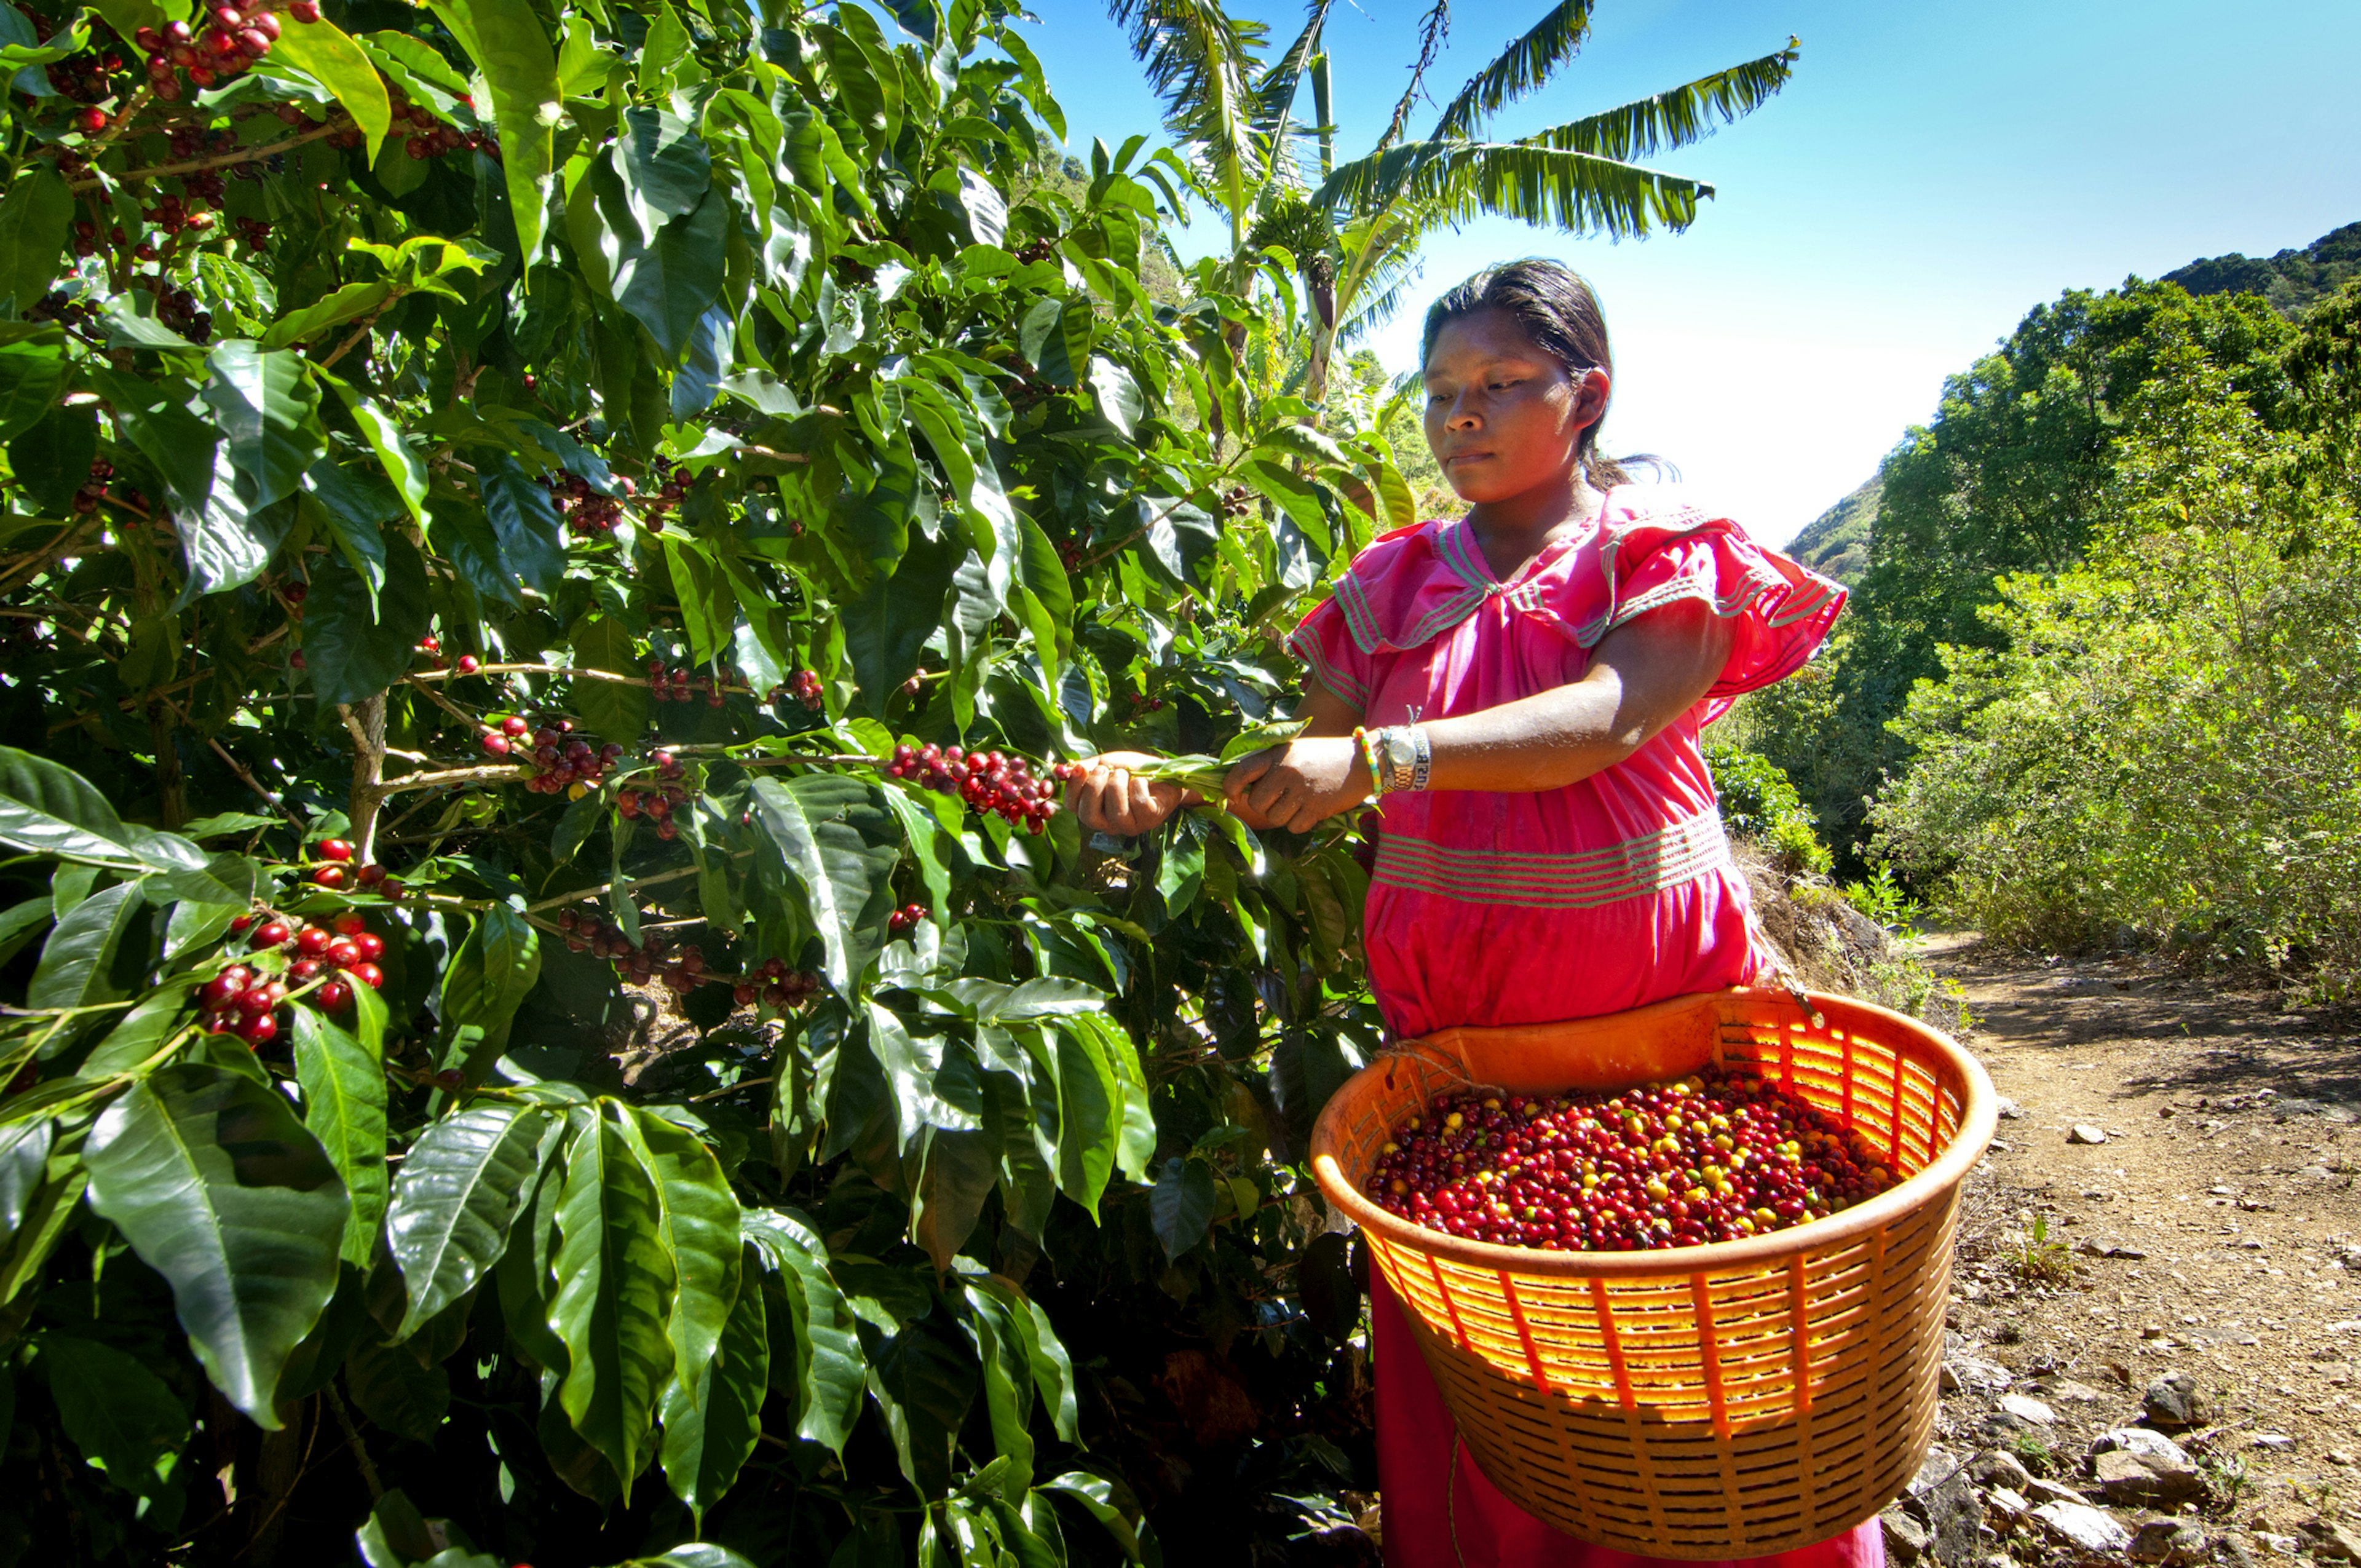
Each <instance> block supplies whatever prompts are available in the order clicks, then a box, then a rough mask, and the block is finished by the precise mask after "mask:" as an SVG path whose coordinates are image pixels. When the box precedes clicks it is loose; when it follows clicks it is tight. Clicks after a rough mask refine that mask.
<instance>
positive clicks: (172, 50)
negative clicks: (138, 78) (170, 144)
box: [133, 0, 320, 102]
mask: <svg viewBox="0 0 2361 1568" xmlns="http://www.w3.org/2000/svg"><path fill="white" fill-rule="evenodd" d="M287 14H288V16H291V17H293V18H294V19H295V20H296V21H298V22H303V23H311V22H316V21H318V20H319V19H320V4H319V0H287ZM133 37H134V38H135V39H136V40H137V43H138V45H139V47H140V48H141V49H143V50H145V51H146V52H147V55H148V90H149V91H150V92H152V93H155V94H156V96H157V97H159V98H162V99H164V100H166V101H168V102H169V101H170V100H171V99H174V98H178V97H179V96H180V95H181V72H182V71H186V72H188V79H189V82H191V83H192V85H194V86H197V87H201V88H202V87H211V86H213V85H214V84H215V83H216V82H221V81H222V80H224V79H225V78H227V77H231V76H236V74H238V73H239V72H240V71H245V70H246V69H247V67H249V66H251V65H252V64H253V63H254V62H255V61H256V60H260V59H261V58H262V57H263V56H264V55H266V54H269V52H270V46H271V45H272V44H273V43H275V42H277V41H278V38H279V18H278V16H276V15H274V14H273V13H271V12H269V11H260V10H258V11H241V10H239V9H238V8H237V7H236V5H214V7H213V19H212V20H211V21H210V22H207V23H205V24H203V28H202V30H199V29H198V28H194V27H190V26H189V24H188V23H186V22H167V23H165V24H164V26H163V28H162V29H161V30H160V31H159V30H158V29H157V28H154V27H141V28H140V29H139V30H138V32H137V33H136V34H134V35H133Z"/></svg>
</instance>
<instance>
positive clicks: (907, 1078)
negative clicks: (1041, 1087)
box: [864, 1001, 983, 1155]
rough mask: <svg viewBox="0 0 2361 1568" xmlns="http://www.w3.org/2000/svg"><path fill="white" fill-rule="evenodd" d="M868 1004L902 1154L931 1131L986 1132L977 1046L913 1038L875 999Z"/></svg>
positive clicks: (911, 1152)
mask: <svg viewBox="0 0 2361 1568" xmlns="http://www.w3.org/2000/svg"><path fill="white" fill-rule="evenodd" d="M864 1005H865V1006H866V1007H867V1008H868V1011H869V1042H870V1047H871V1049H873V1051H874V1052H875V1053H876V1056H877V1063H878V1065H879V1066H880V1067H882V1068H883V1069H884V1071H885V1080H886V1082H887V1083H888V1084H889V1085H891V1086H892V1088H893V1091H894V1102H895V1125H896V1127H897V1128H898V1129H899V1142H900V1146H901V1150H902V1152H903V1153H904V1154H906V1155H915V1154H917V1153H918V1152H919V1151H920V1149H921V1147H922V1146H923V1142H924V1139H925V1137H926V1135H927V1131H928V1129H929V1128H943V1129H949V1130H951V1131H954V1132H975V1131H977V1130H979V1129H980V1128H982V1127H983V1071H982V1069H981V1068H980V1067H979V1066H978V1065H977V1062H976V1058H975V1052H974V1050H973V1048H972V1047H970V1046H969V1045H968V1044H967V1043H966V1042H965V1041H963V1040H955V1039H952V1038H950V1037H949V1036H943V1035H925V1034H921V1035H913V1034H911V1033H910V1031H909V1030H908V1029H907V1028H906V1027H904V1025H903V1023H902V1020H901V1019H900V1018H899V1017H898V1016H896V1015H895V1013H894V1012H893V1010H892V1009H890V1008H887V1007H884V1006H882V1005H880V1004H879V1003H876V1002H874V1001H871V1002H868V1003H864Z"/></svg>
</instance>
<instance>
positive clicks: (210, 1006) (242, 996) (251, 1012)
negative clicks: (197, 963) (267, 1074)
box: [197, 911, 385, 1046]
mask: <svg viewBox="0 0 2361 1568" xmlns="http://www.w3.org/2000/svg"><path fill="white" fill-rule="evenodd" d="M230 930H231V932H232V933H234V934H240V935H242V934H244V933H246V932H247V931H248V930H251V931H252V932H253V937H252V938H251V939H250V941H249V942H248V944H247V946H248V948H249V950H251V951H252V952H254V953H256V954H264V953H273V952H282V951H283V952H286V953H290V954H292V955H293V957H292V959H291V960H290V961H289V963H288V965H287V967H286V969H285V970H283V971H281V972H283V974H284V977H285V978H284V979H282V978H280V973H274V972H272V971H271V970H262V969H256V968H254V967H252V966H251V965H247V964H232V965H230V967H229V968H227V969H225V970H222V972H221V973H219V974H217V975H215V976H214V978H213V979H211V980H209V981H205V983H204V984H203V985H202V986H199V987H198V988H197V1001H198V1003H199V1005H201V1006H202V1007H203V1009H204V1017H203V1023H204V1026H205V1028H206V1029H207V1031H209V1032H210V1033H213V1034H216V1035H232V1034H234V1035H236V1036H238V1038H240V1039H242V1040H244V1041H245V1042H246V1043H247V1044H248V1045H250V1046H259V1045H262V1044H265V1043H266V1042H268V1041H269V1040H271V1039H273V1038H275V1037H277V1036H278V1034H279V1020H278V1018H277V1016H276V1014H277V1011H278V1008H279V1006H280V1003H283V1002H285V1001H286V1000H287V993H288V992H289V991H291V989H293V988H294V987H296V986H302V985H309V984H310V983H311V982H312V981H315V980H319V979H320V977H321V976H322V975H324V974H329V973H334V974H335V976H336V977H337V978H335V979H334V980H328V981H322V982H321V984H320V986H319V988H318V989H317V990H315V991H313V992H312V993H311V995H312V998H313V1000H314V1001H315V1002H317V1003H319V1004H320V1005H321V1006H322V1007H324V1008H325V1009H327V1011H329V1012H331V1013H341V1012H343V1011H344V1010H345V1009H346V1007H348V1006H350V1005H351V1004H352V1000H353V987H354V986H356V985H366V986H368V988H369V989H370V990H371V991H376V990H378V989H379V988H380V987H382V986H383V985H384V984H385V970H381V969H379V967H378V962H377V960H378V959H381V958H383V957H384V956H385V938H382V937H379V935H377V934H376V933H375V932H373V931H371V930H370V929H369V928H368V923H367V922H365V921H364V920H362V918H361V917H360V916H358V915H356V914H353V913H351V912H350V911H346V913H345V914H342V915H339V916H336V918H335V923H334V925H333V926H304V927H300V928H297V927H289V925H288V924H287V922H286V921H284V920H281V919H280V918H279V917H278V916H275V915H274V916H270V917H269V919H267V920H264V921H262V922H261V923H260V924H259V925H257V924H256V923H255V917H254V916H250V915H242V916H238V917H237V918H236V920H233V921H231V922H230Z"/></svg>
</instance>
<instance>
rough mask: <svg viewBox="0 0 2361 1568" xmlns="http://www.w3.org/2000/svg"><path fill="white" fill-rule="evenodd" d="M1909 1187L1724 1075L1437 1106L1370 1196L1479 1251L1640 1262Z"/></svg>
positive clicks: (1808, 1117)
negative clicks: (1594, 1255) (1595, 1255)
mask: <svg viewBox="0 0 2361 1568" xmlns="http://www.w3.org/2000/svg"><path fill="white" fill-rule="evenodd" d="M1893 1185H1894V1173H1893V1171H1892V1170H1891V1169H1890V1168H1888V1167H1886V1166H1885V1165H1884V1164H1883V1163H1882V1162H1881V1161H1880V1159H1879V1157H1878V1151H1877V1150H1876V1149H1874V1148H1873V1147H1872V1146H1870V1145H1869V1144H1868V1143H1867V1142H1866V1141H1865V1140H1863V1139H1862V1138H1861V1137H1860V1136H1859V1135H1848V1134H1847V1133H1846V1131H1845V1129H1844V1128H1843V1126H1842V1125H1841V1124H1839V1123H1836V1122H1834V1121H1832V1120H1831V1119H1829V1118H1828V1117H1827V1116H1824V1115H1822V1114H1821V1113H1819V1112H1817V1111H1816V1110H1814V1109H1813V1108H1812V1107H1810V1106H1808V1105H1806V1104H1803V1103H1801V1102H1798V1101H1796V1100H1795V1099H1793V1098H1791V1097H1790V1096H1789V1095H1787V1094H1785V1093H1784V1092H1783V1091H1780V1090H1779V1089H1777V1088H1776V1087H1774V1086H1773V1085H1772V1084H1770V1083H1767V1082H1765V1081H1764V1080H1762V1079H1760V1078H1757V1077H1754V1076H1752V1074H1750V1073H1744V1072H1734V1071H1728V1070H1723V1069H1715V1070H1709V1071H1707V1072H1704V1073H1700V1074H1697V1075H1696V1076H1694V1077H1690V1078H1685V1079H1680V1080H1674V1081H1671V1082H1665V1083H1657V1084H1651V1085H1649V1086H1648V1087H1646V1088H1642V1089H1631V1090H1625V1091H1621V1092H1620V1093H1615V1094H1600V1093H1580V1094H1566V1095H1558V1096H1554V1097H1551V1098H1546V1099H1544V1098H1533V1097H1527V1096H1521V1095H1490V1094H1486V1093H1484V1092H1483V1091H1475V1092H1472V1093H1466V1094H1441V1095H1437V1096H1436V1097H1435V1098H1434V1100H1433V1103H1432V1105H1431V1106H1430V1107H1429V1108H1428V1113H1426V1114H1424V1115H1420V1116H1412V1117H1411V1118H1409V1119H1408V1120H1407V1121H1405V1122H1403V1123H1402V1124H1400V1126H1398V1127H1396V1128H1395V1129H1394V1132H1393V1136H1392V1138H1391V1139H1390V1141H1389V1142H1388V1143H1387V1144H1386V1146H1385V1147H1384V1150H1383V1151H1382V1152H1381V1153H1380V1154H1379V1156H1378V1161H1377V1166H1376V1168H1375V1169H1374V1171H1372V1173H1371V1175H1370V1177H1369V1182H1368V1192H1369V1195H1370V1197H1371V1198H1373V1199H1374V1200H1375V1201H1377V1202H1378V1205H1379V1206H1380V1207H1382V1208H1384V1209H1386V1210H1387V1211H1388V1212H1391V1213H1395V1214H1399V1215H1400V1216H1402V1217H1403V1218H1405V1219H1408V1220H1411V1221H1412V1222H1414V1223H1418V1224H1421V1225H1424V1226H1427V1227H1428V1228H1429V1229H1432V1230H1438V1231H1444V1232H1448V1233H1449V1234H1452V1235H1455V1236H1465V1237H1467V1238H1469V1239H1471V1240H1475V1241H1483V1242H1492V1243H1496V1244H1498V1245H1504V1246H1526V1247H1540V1248H1543V1249H1546V1250H1548V1251H1552V1252H1633V1251H1642V1250H1646V1249H1650V1248H1655V1247H1674V1246H1697V1245H1702V1244H1705V1243H1708V1242H1726V1241H1735V1240H1737V1239H1738V1238H1740V1237H1741V1236H1752V1235H1760V1234H1763V1233H1764V1232H1767V1231H1776V1230H1784V1228H1786V1227H1787V1226H1789V1225H1795V1224H1801V1223H1804V1222H1805V1221H1806V1220H1817V1219H1824V1218H1826V1217H1827V1216H1828V1215H1829V1214H1832V1213H1834V1212H1836V1211H1838V1210H1839V1209H1843V1208H1847V1207H1850V1205H1852V1204H1854V1203H1858V1202H1860V1201H1861V1200H1863V1199H1865V1198H1868V1197H1870V1196H1872V1195H1873V1194H1875V1193H1879V1192H1883V1191H1884V1190H1886V1189H1887V1188H1889V1187H1891V1186H1893Z"/></svg>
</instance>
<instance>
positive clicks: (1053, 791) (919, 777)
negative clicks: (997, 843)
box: [885, 745, 1058, 833]
mask: <svg viewBox="0 0 2361 1568" xmlns="http://www.w3.org/2000/svg"><path fill="white" fill-rule="evenodd" d="M885 773H886V776H887V777H889V778H897V779H907V780H909V781H911V782H912V783H914V784H917V785H918V787H919V788H921V789H931V790H939V791H940V792H942V793H943V794H945V795H958V796H959V797H960V798H961V800H964V801H966V802H967V803H968V805H969V806H972V807H974V808H975V809H976V810H978V811H990V812H995V813H997V814H998V815H999V816H1001V817H1004V818H1005V819H1006V820H1007V821H1008V822H1009V823H1011V824H1012V825H1013V824H1016V823H1022V824H1024V825H1025V828H1026V830H1027V831H1028V832H1033V833H1038V832H1040V831H1041V830H1042V829H1043V828H1046V827H1048V826H1049V818H1050V817H1054V816H1056V815H1057V814H1058V791H1057V786H1056V785H1054V784H1051V783H1050V782H1049V780H1048V779H1037V778H1035V777H1034V776H1033V770H1032V768H1031V766H1030V765H1028V764H1027V762H1026V761H1025V759H1024V758H1022V757H1011V756H1007V755H1005V754H1004V753H1002V752H999V751H976V752H968V751H961V749H960V748H959V747H957V746H934V745H928V746H917V747H913V746H896V747H895V748H894V761H893V762H891V763H890V764H889V765H888V766H887V767H886V769H885Z"/></svg>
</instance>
